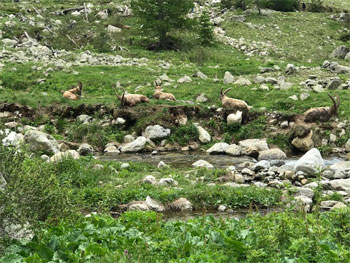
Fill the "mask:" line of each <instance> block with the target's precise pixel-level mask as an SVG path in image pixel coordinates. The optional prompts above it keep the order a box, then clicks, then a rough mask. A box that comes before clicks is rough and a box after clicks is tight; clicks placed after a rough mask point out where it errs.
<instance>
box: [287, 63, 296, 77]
mask: <svg viewBox="0 0 350 263" xmlns="http://www.w3.org/2000/svg"><path fill="white" fill-rule="evenodd" d="M285 72H286V74H287V75H292V74H294V73H296V72H297V68H296V67H295V66H294V65H293V64H288V65H287V67H286V71H285Z"/></svg>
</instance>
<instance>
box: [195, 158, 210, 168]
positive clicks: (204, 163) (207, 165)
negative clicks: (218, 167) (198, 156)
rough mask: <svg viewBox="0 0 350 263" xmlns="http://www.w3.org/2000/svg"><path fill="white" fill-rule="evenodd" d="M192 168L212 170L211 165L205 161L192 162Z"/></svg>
mask: <svg viewBox="0 0 350 263" xmlns="http://www.w3.org/2000/svg"><path fill="white" fill-rule="evenodd" d="M192 166H193V167H204V168H208V169H213V168H214V166H213V165H212V164H210V163H209V162H207V161H204V160H198V161H196V162H194V163H193V164H192Z"/></svg>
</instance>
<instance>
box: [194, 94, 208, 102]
mask: <svg viewBox="0 0 350 263" xmlns="http://www.w3.org/2000/svg"><path fill="white" fill-rule="evenodd" d="M207 101H208V98H207V97H206V96H205V94H204V93H202V94H201V95H199V96H198V97H197V98H196V102H198V103H204V102H207Z"/></svg>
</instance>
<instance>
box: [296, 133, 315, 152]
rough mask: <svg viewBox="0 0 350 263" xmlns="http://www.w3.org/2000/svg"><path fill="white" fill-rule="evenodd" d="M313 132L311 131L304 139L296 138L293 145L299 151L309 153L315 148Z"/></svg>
mask: <svg viewBox="0 0 350 263" xmlns="http://www.w3.org/2000/svg"><path fill="white" fill-rule="evenodd" d="M312 136H313V132H312V130H310V132H309V134H308V135H307V136H305V137H303V138H300V137H295V138H294V139H293V141H292V145H293V146H294V147H295V148H297V149H298V150H299V151H302V152H307V151H309V150H310V149H312V147H313V146H314V142H313V140H312Z"/></svg>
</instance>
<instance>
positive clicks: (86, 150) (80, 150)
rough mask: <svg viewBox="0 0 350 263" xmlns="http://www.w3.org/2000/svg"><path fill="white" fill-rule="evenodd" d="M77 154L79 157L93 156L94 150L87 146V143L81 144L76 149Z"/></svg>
mask: <svg viewBox="0 0 350 263" xmlns="http://www.w3.org/2000/svg"><path fill="white" fill-rule="evenodd" d="M78 153H79V154H80V155H83V156H84V155H89V154H93V153H94V148H93V147H92V146H91V145H89V144H87V143H83V144H82V145H80V146H79V148H78Z"/></svg>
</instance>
